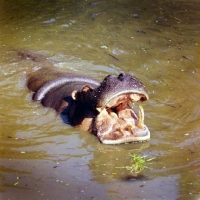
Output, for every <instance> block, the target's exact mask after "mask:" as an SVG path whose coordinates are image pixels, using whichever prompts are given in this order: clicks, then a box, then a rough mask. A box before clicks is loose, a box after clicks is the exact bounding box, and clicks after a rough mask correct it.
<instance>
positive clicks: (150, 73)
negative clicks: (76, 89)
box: [0, 0, 200, 200]
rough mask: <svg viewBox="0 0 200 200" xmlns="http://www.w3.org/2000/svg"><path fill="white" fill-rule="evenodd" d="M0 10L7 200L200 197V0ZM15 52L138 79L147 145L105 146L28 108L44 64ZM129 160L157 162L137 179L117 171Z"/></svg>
mask: <svg viewBox="0 0 200 200" xmlns="http://www.w3.org/2000/svg"><path fill="white" fill-rule="evenodd" d="M0 3H1V7H0V53H1V56H0V69H1V74H0V156H1V157H0V169H1V171H0V192H1V193H0V197H1V199H10V200H11V199H50V200H51V199H96V200H99V199H104V200H106V199H109V200H110V199H123V200H124V199H146V200H147V199H148V200H155V199H156V200H157V199H170V200H171V199H180V200H182V199H195V200H198V199H200V181H199V180H200V153H199V152H200V128H199V122H200V117H199V113H200V105H199V99H200V92H199V88H200V68H199V64H200V59H199V55H200V38H199V36H200V25H199V24H200V1H197V0H192V1H186V0H182V1H178V0H176V1H168V0H163V1H158V0H154V1H151V0H149V1H145V0H142V1H139V0H138V1H130V0H129V1H128V0H123V1H122V0H121V1H120V0H118V1H90V0H88V1H82V0H80V1H64V0H59V1H53V0H49V1H48V0H42V1H36V0H34V1H25V0H19V1H4V0H0ZM18 50H33V51H36V52H39V53H42V54H43V55H46V56H47V57H48V58H49V59H51V60H53V61H55V66H56V67H62V68H66V69H70V70H73V71H76V72H79V73H81V74H85V75H88V76H91V77H95V78H97V79H99V80H102V79H103V78H104V77H105V75H107V74H113V75H117V74H118V73H119V72H121V71H124V72H130V73H134V74H135V75H136V76H137V77H138V78H140V79H141V80H142V82H143V83H144V84H145V85H146V87H147V89H148V91H149V95H150V100H149V101H148V102H146V103H144V105H143V106H144V109H145V113H146V114H145V116H146V118H145V123H146V125H147V126H148V127H149V129H150V131H151V140H150V142H148V143H142V144H129V145H119V146H118V145H117V146H109V145H102V144H100V143H99V141H98V140H97V138H96V137H95V136H93V135H90V134H88V133H86V132H83V131H80V130H77V129H75V128H73V127H71V126H69V125H65V124H63V122H62V120H61V119H60V117H59V116H57V115H56V113H55V112H54V111H53V110H51V109H47V108H43V107H42V106H40V105H39V104H37V103H33V102H31V92H30V91H28V90H27V89H26V87H25V77H26V73H28V72H30V71H32V70H33V69H35V68H37V67H41V66H40V65H39V64H38V63H32V62H31V61H30V60H22V59H21V58H19V57H18V56H17V51H18ZM110 55H112V56H110ZM113 56H114V57H113ZM118 60H119V61H118ZM129 153H133V154H134V153H136V154H138V155H145V156H147V158H156V159H155V160H152V161H151V162H149V163H147V165H148V167H149V169H145V170H144V171H143V173H142V175H143V177H142V178H141V179H139V180H129V181H125V180H124V179H125V178H126V177H128V176H129V175H130V172H129V171H126V170H125V169H118V168H116V166H125V165H129V164H130V159H129V157H128V156H127V155H128V154H129Z"/></svg>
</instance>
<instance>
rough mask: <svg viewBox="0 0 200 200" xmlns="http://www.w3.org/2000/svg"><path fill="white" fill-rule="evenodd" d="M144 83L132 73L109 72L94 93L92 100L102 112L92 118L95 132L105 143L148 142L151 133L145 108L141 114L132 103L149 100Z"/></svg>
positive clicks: (141, 110)
mask: <svg viewBox="0 0 200 200" xmlns="http://www.w3.org/2000/svg"><path fill="white" fill-rule="evenodd" d="M148 98H149V97H148V94H147V92H146V90H145V87H144V85H143V84H142V83H141V82H140V81H139V80H138V79H137V78H136V77H135V76H131V75H130V74H120V75H119V76H118V77H115V76H111V75H108V76H107V77H106V78H105V79H104V80H103V82H102V83H101V84H100V86H99V87H97V88H95V89H94V90H93V92H92V101H93V103H94V106H95V108H96V110H97V111H98V112H99V113H98V115H97V116H96V117H95V119H94V120H93V124H92V131H93V133H95V134H96V135H97V137H98V138H99V140H100V141H101V142H102V143H104V144H121V143H130V142H139V141H146V140H149V139H150V132H149V130H148V128H147V127H146V126H145V125H144V111H143V108H142V106H139V109H138V113H137V114H136V113H135V112H134V111H133V108H132V107H133V104H134V103H135V102H138V101H145V100H147V99H148Z"/></svg>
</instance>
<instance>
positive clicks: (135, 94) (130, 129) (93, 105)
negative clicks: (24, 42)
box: [19, 51, 150, 144]
mask: <svg viewBox="0 0 200 200" xmlns="http://www.w3.org/2000/svg"><path fill="white" fill-rule="evenodd" d="M19 55H20V56H22V57H23V58H29V59H31V60H32V61H34V62H40V63H41V62H42V63H44V66H42V67H41V68H40V69H38V70H36V71H34V72H32V73H30V74H28V75H27V87H28V89H29V90H31V91H33V92H34V94H33V101H38V102H40V103H41V104H42V105H43V106H44V107H50V108H53V109H55V110H56V111H57V112H58V113H59V114H60V115H61V117H62V118H63V119H64V117H63V116H67V123H68V124H70V125H72V126H75V127H78V128H80V129H82V130H84V131H87V132H90V133H93V134H94V135H96V136H97V137H98V139H99V141H100V142H101V143H103V144H123V143H133V142H141V141H148V140H149V139H150V131H149V129H148V128H147V126H146V125H145V124H144V110H143V107H142V106H141V105H139V106H138V111H137V112H135V111H134V110H133V105H134V104H135V103H136V102H139V101H140V102H143V101H146V100H148V99H149V96H148V94H147V91H146V89H145V86H144V85H143V84H142V83H141V82H140V81H139V80H138V79H137V78H136V77H135V76H133V75H130V74H128V73H120V74H119V75H118V76H113V75H107V76H106V77H105V78H104V79H103V81H101V82H99V81H98V80H95V79H93V78H90V77H87V76H82V75H77V74H74V73H71V72H65V71H63V70H62V71H61V70H59V69H57V68H56V67H53V64H52V61H49V60H48V59H46V58H45V57H44V56H41V55H40V54H37V53H32V52H23V51H20V52H19Z"/></svg>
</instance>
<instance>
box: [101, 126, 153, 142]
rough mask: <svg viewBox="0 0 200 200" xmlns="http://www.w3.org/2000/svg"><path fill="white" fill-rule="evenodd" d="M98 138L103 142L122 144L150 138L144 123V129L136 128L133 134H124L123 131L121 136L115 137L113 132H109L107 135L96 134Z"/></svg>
mask: <svg viewBox="0 0 200 200" xmlns="http://www.w3.org/2000/svg"><path fill="white" fill-rule="evenodd" d="M98 138H99V140H100V141H101V142H102V143H103V144H123V143H134V142H144V141H148V140H149V139H150V131H149V129H148V128H147V127H146V126H145V125H144V129H138V130H137V132H136V133H135V134H132V135H130V134H128V135H126V134H125V133H123V134H122V135H121V137H119V138H116V135H115V133H110V134H108V135H98Z"/></svg>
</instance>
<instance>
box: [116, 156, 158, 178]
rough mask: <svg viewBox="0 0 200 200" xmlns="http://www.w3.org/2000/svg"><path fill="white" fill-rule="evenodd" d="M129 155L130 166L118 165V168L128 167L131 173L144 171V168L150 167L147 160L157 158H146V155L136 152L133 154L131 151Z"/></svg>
mask: <svg viewBox="0 0 200 200" xmlns="http://www.w3.org/2000/svg"><path fill="white" fill-rule="evenodd" d="M128 156H130V157H131V160H130V162H131V165H130V166H122V167H116V168H121V169H126V170H128V171H130V172H131V173H133V172H134V173H136V174H138V173H140V172H141V171H143V170H144V169H149V167H148V166H146V165H145V163H146V162H149V161H151V160H153V159H155V158H151V159H148V160H146V159H145V158H146V156H139V155H136V154H131V153H129V154H128Z"/></svg>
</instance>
